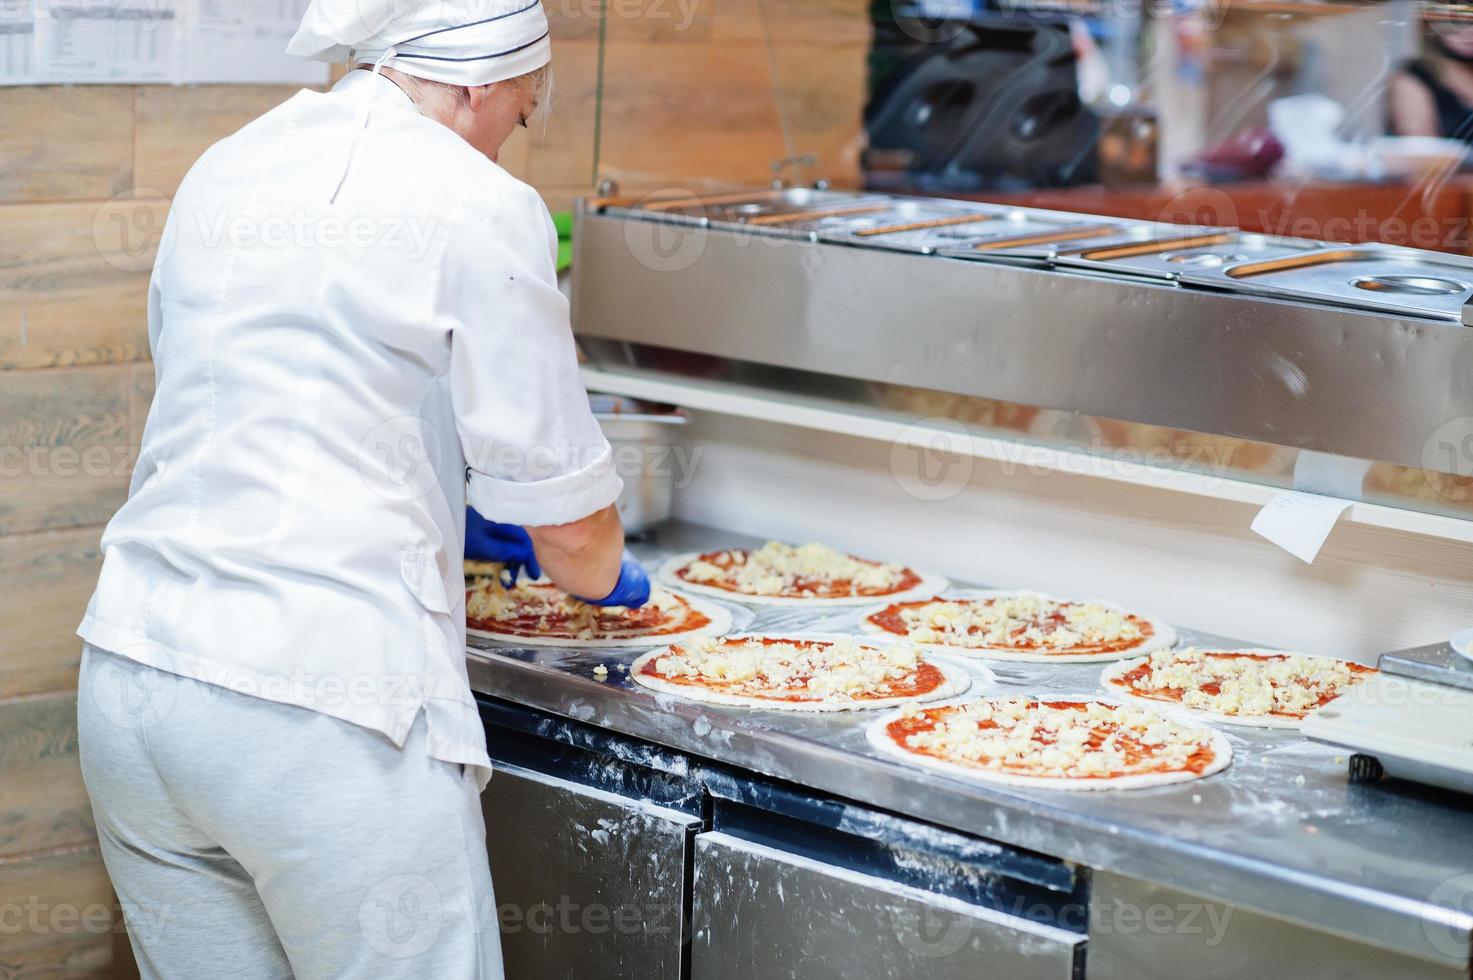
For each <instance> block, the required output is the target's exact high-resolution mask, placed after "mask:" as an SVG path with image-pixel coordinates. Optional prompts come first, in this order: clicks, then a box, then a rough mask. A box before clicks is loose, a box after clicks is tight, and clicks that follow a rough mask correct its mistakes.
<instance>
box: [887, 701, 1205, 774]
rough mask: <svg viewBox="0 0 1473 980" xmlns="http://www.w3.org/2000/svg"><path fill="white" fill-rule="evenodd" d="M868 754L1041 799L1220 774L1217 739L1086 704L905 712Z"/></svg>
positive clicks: (1106, 705)
mask: <svg viewBox="0 0 1473 980" xmlns="http://www.w3.org/2000/svg"><path fill="white" fill-rule="evenodd" d="M866 734H867V735H868V737H869V742H870V744H871V745H872V746H873V747H874V748H875V749H876V751H878V752H880V753H882V754H884V755H886V756H888V757H891V758H895V759H900V760H904V761H906V762H909V763H913V764H915V765H920V766H924V767H926V768H930V769H936V770H938V771H942V772H946V773H948V774H950V775H953V776H958V777H961V778H964V779H978V780H982V781H984V782H995V783H1007V784H1010V785H1015V786H1032V787H1036V788H1043V789H1065V790H1098V789H1144V788H1147V787H1151V786H1164V785H1168V784H1170V783H1179V782H1186V781H1188V780H1194V779H1202V778H1204V777H1206V776H1210V775H1212V774H1213V773H1215V772H1219V771H1220V770H1222V769H1224V768H1226V767H1227V765H1228V763H1229V762H1231V761H1232V756H1233V753H1232V748H1231V746H1229V745H1228V741H1227V739H1226V738H1224V737H1223V736H1222V735H1221V734H1219V733H1218V732H1214V731H1212V730H1211V729H1207V728H1199V727H1196V726H1193V725H1185V724H1181V723H1179V722H1175V721H1171V720H1170V719H1167V718H1164V717H1162V716H1161V715H1159V714H1157V713H1156V712H1155V711H1153V710H1151V709H1150V708H1145V707H1138V706H1135V705H1129V704H1114V703H1112V702H1109V701H1099V700H1094V699H1073V698H1070V699H1060V700H1047V701H1044V700H1035V699H1032V698H1021V697H1019V698H990V699H985V700H980V701H970V702H968V703H966V704H952V705H938V706H935V707H921V706H917V705H907V706H906V707H904V708H902V709H901V710H900V711H899V712H898V713H895V714H893V715H887V716H886V717H884V718H881V719H879V720H878V721H876V722H875V723H873V724H872V725H870V727H869V729H868V731H867V733H866Z"/></svg>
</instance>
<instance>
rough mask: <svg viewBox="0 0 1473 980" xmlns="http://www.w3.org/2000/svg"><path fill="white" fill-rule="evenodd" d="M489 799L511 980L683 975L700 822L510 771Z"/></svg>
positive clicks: (501, 771) (494, 873)
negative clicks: (689, 878) (689, 867)
mask: <svg viewBox="0 0 1473 980" xmlns="http://www.w3.org/2000/svg"><path fill="white" fill-rule="evenodd" d="M481 799H482V809H483V811H484V812H485V815H486V843H487V847H488V849H489V851H490V854H491V878H492V884H493V885H494V886H495V889H496V906H497V913H498V916H499V919H500V923H501V943H502V951H503V954H504V956H505V959H506V975H507V977H508V978H510V980H539V978H543V977H547V978H552V977H556V978H560V980H562V978H567V980H582V978H587V980H619V978H624V977H628V978H630V980H658V978H663V977H669V978H672V980H674V978H678V977H679V976H680V957H681V946H682V944H683V943H684V942H685V939H686V936H685V934H684V924H683V922H682V918H683V910H684V908H685V895H684V892H685V882H686V864H687V862H688V861H689V860H690V853H689V849H690V841H691V837H692V835H693V834H694V832H695V830H696V829H697V827H698V826H699V823H700V821H699V820H698V819H697V818H696V817H692V816H689V815H687V814H684V813H681V812H680V811H678V810H671V809H668V808H666V807H661V806H656V805H652V804H647V803H642V802H640V801H637V800H631V799H628V798H625V797H622V796H618V795H615V794H612V793H607V792H604V791H602V790H597V789H593V788H591V787H588V786H584V785H581V784H579V783H575V782H570V781H568V780H565V779H559V778H557V777H554V776H548V775H545V774H543V773H538V772H533V771H530V770H527V769H520V768H517V767H514V766H508V765H505V764H499V765H498V766H497V767H496V774H495V775H494V776H493V777H492V779H491V784H490V785H489V786H488V787H487V788H486V792H485V794H484V795H483V796H482V798H481Z"/></svg>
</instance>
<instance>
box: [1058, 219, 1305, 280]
mask: <svg viewBox="0 0 1473 980" xmlns="http://www.w3.org/2000/svg"><path fill="white" fill-rule="evenodd" d="M1169 228H1170V231H1169V233H1168V234H1167V235H1165V236H1163V237H1159V238H1152V239H1149V240H1146V241H1143V242H1137V243H1134V244H1130V243H1116V242H1106V243H1091V244H1089V245H1087V246H1085V247H1078V246H1075V247H1070V248H1066V249H1062V250H1060V252H1059V254H1058V256H1057V258H1056V259H1055V260H1054V263H1055V264H1056V265H1057V266H1059V267H1060V268H1062V269H1085V270H1088V271H1091V272H1102V273H1105V274H1107V275H1124V276H1144V277H1147V278H1150V279H1165V280H1172V281H1177V280H1180V281H1183V282H1194V281H1195V282H1197V283H1198V284H1202V285H1207V284H1209V283H1207V282H1206V280H1208V279H1209V278H1211V277H1212V274H1213V272H1214V271H1215V270H1221V269H1224V268H1227V267H1229V266H1233V265H1238V264H1241V263H1244V262H1254V261H1258V260H1263V259H1271V258H1278V257H1280V256H1285V255H1297V254H1299V253H1302V252H1307V251H1311V250H1315V249H1321V248H1324V247H1325V243H1324V242H1312V241H1305V240H1303V239H1297V238H1275V237H1271V236H1268V235H1257V234H1246V233H1243V232H1239V231H1236V230H1234V229H1232V228H1193V227H1187V226H1183V225H1174V226H1169ZM1193 277H1195V278H1193ZM1220 280H1221V277H1220V276H1219V277H1218V281H1214V282H1212V283H1211V284H1212V285H1216V286H1218V287H1219V288H1220V287H1221V286H1222V285H1224V284H1225V283H1224V282H1222V281H1220ZM1230 282H1231V281H1230V280H1228V281H1227V284H1230Z"/></svg>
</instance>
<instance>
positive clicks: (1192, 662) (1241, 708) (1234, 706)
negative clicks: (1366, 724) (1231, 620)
mask: <svg viewBox="0 0 1473 980" xmlns="http://www.w3.org/2000/svg"><path fill="white" fill-rule="evenodd" d="M1375 673H1376V670H1375V669H1374V668H1372V667H1363V666H1361V665H1360V664H1351V663H1349V662H1348V661H1343V660H1336V659H1334V658H1331V657H1309V656H1304V655H1302V654H1297V653H1285V652H1283V651H1277V650H1198V649H1196V648H1195V647H1191V648H1188V649H1185V650H1162V651H1158V652H1157V653H1154V654H1152V655H1151V656H1149V657H1137V658H1135V659H1133V660H1124V661H1121V662H1120V663H1117V664H1111V665H1110V666H1109V667H1106V668H1105V670H1104V672H1103V673H1102V674H1101V675H1100V684H1101V686H1103V687H1104V688H1105V690H1107V691H1109V692H1110V693H1111V694H1113V695H1115V696H1117V697H1120V698H1122V699H1125V700H1128V701H1131V702H1134V703H1137V704H1151V705H1155V706H1157V707H1162V708H1163V710H1172V709H1174V710H1175V711H1178V712H1182V713H1184V714H1187V715H1190V716H1191V717H1193V718H1200V719H1202V720H1204V721H1213V722H1222V723H1225V724H1230V725H1250V726H1253V727H1256V728H1298V727H1299V726H1300V724H1301V723H1302V722H1303V721H1304V718H1305V716H1306V715H1307V714H1308V713H1309V712H1311V711H1313V710H1314V709H1315V708H1317V707H1319V705H1320V704H1322V703H1324V702H1326V701H1329V700H1331V699H1333V698H1334V697H1336V696H1338V695H1340V694H1343V693H1344V692H1345V691H1346V690H1349V689H1350V688H1352V687H1354V686H1355V685H1356V684H1359V683H1361V682H1363V681H1365V680H1368V679H1369V678H1370V677H1372V676H1373V675H1374V674H1375ZM1147 679H1150V680H1152V681H1154V683H1153V684H1151V685H1150V689H1164V690H1170V691H1179V692H1181V693H1179V694H1177V695H1174V696H1173V695H1172V694H1167V693H1163V694H1161V695H1157V696H1152V695H1150V694H1146V693H1143V692H1142V691H1141V690H1138V687H1144V686H1145V682H1146V681H1147ZM1203 685H1206V688H1205V689H1204V688H1203Z"/></svg>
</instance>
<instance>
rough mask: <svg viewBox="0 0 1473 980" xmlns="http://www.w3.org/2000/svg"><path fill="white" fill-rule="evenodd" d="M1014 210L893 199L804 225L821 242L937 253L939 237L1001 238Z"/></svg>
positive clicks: (965, 204)
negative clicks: (861, 211) (865, 210)
mask: <svg viewBox="0 0 1473 980" xmlns="http://www.w3.org/2000/svg"><path fill="white" fill-rule="evenodd" d="M1014 212H1015V209H1012V208H1005V207H999V206H997V205H987V204H974V203H971V202H963V201H946V200H939V199H934V198H894V199H892V200H891V206H890V207H889V208H886V209H885V210H883V211H878V212H871V213H868V214H847V215H830V216H827V217H825V218H822V219H819V220H817V221H814V222H810V223H807V224H805V225H802V226H800V228H802V229H803V230H807V231H810V232H812V233H813V234H815V235H817V237H818V238H819V239H820V240H822V241H828V242H836V243H839V244H844V245H859V246H864V247H868V248H885V249H898V250H901V251H907V252H927V253H929V252H933V251H935V242H936V241H937V240H938V239H940V240H944V241H947V242H951V241H953V240H954V239H953V238H952V236H961V237H964V238H966V237H972V236H983V235H986V234H988V233H993V234H1000V233H1002V232H1003V231H1005V230H1007V229H1009V228H1012V227H1013V224H1012V223H1011V222H1012V219H1011V218H1010V215H1012V214H1013V213H1014Z"/></svg>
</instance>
